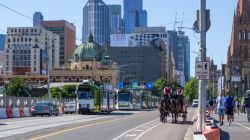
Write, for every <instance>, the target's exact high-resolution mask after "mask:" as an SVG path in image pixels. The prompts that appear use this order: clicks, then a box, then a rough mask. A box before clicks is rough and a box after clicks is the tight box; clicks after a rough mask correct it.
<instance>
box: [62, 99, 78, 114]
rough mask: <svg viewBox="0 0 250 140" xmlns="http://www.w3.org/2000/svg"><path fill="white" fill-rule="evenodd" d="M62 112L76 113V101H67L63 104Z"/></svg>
mask: <svg viewBox="0 0 250 140" xmlns="http://www.w3.org/2000/svg"><path fill="white" fill-rule="evenodd" d="M64 113H65V114H68V113H71V114H72V113H76V102H75V101H71V102H67V103H66V104H65V106H64Z"/></svg>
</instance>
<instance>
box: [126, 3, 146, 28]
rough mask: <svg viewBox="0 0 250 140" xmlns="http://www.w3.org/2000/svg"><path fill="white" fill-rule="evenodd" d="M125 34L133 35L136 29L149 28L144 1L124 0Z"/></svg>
mask: <svg viewBox="0 0 250 140" xmlns="http://www.w3.org/2000/svg"><path fill="white" fill-rule="evenodd" d="M123 6H124V24H125V33H133V32H134V28H135V27H147V11H146V10H143V1H142V0H123Z"/></svg>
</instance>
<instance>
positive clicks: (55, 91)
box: [44, 85, 76, 98]
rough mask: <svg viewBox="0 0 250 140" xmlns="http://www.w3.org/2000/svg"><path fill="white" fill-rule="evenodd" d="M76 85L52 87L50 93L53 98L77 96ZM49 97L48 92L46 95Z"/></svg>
mask: <svg viewBox="0 0 250 140" xmlns="http://www.w3.org/2000/svg"><path fill="white" fill-rule="evenodd" d="M75 90H76V85H64V86H63V87H62V88H60V87H52V88H50V94H51V97H52V98H60V96H61V97H62V98H76V95H75ZM44 97H46V98H47V97H48V93H47V94H46V95H45V96H44Z"/></svg>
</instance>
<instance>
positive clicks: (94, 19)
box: [82, 0, 110, 45]
mask: <svg viewBox="0 0 250 140" xmlns="http://www.w3.org/2000/svg"><path fill="white" fill-rule="evenodd" d="M109 30H110V28H109V7H108V6H107V5H106V4H105V3H104V2H103V1H102V0H89V1H88V2H87V3H86V5H85V6H84V8H83V26H82V42H86V41H87V40H86V39H87V38H88V36H89V34H90V33H92V34H93V37H94V41H95V42H96V43H98V44H100V45H103V44H104V43H106V42H108V37H109Z"/></svg>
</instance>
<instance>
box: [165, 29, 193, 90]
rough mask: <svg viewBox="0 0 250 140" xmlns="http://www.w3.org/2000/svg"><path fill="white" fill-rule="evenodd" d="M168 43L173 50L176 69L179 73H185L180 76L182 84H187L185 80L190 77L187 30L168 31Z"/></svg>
mask: <svg viewBox="0 0 250 140" xmlns="http://www.w3.org/2000/svg"><path fill="white" fill-rule="evenodd" d="M167 37H168V40H167V45H168V46H169V48H170V51H172V52H173V55H174V61H175V70H176V71H179V73H183V74H182V76H184V77H179V78H181V79H184V80H185V81H183V80H180V84H181V83H182V84H181V85H185V82H186V81H188V80H189V79H190V41H189V38H188V36H187V35H185V32H183V31H180V30H179V31H175V30H174V31H167Z"/></svg>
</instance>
